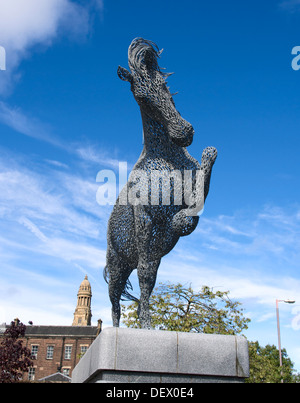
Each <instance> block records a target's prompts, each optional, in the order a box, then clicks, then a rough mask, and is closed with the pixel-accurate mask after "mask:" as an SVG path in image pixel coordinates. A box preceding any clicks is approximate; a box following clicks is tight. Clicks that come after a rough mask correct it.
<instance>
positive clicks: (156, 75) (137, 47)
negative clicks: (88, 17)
mask: <svg viewBox="0 0 300 403" xmlns="http://www.w3.org/2000/svg"><path fill="white" fill-rule="evenodd" d="M161 53H162V51H159V48H158V47H157V45H156V44H155V43H154V42H152V41H148V40H146V39H143V38H136V39H134V40H133V41H132V43H131V45H130V46H129V50H128V64H129V67H130V71H128V70H127V69H125V68H124V67H120V66H119V68H118V75H119V77H120V78H121V79H122V80H124V81H128V82H130V84H131V91H132V93H133V95H134V98H135V100H136V101H137V103H138V105H139V106H140V109H141V112H142V114H145V115H146V116H147V117H148V118H150V119H153V120H155V121H156V122H158V123H159V124H160V125H162V127H163V128H164V129H165V131H166V132H167V133H168V135H169V137H170V139H171V140H172V141H173V142H174V143H175V144H177V145H178V146H181V147H187V146H189V145H190V144H192V141H193V136H194V129H193V126H192V125H191V124H190V123H189V122H187V121H186V120H185V119H183V118H182V117H181V115H180V113H179V112H178V111H177V109H176V107H175V102H174V100H173V97H172V94H171V93H170V90H169V88H168V87H167V82H166V79H167V77H169V76H170V75H171V74H172V73H171V74H168V73H164V72H162V71H161V68H160V67H159V65H158V58H159V57H160V55H161Z"/></svg>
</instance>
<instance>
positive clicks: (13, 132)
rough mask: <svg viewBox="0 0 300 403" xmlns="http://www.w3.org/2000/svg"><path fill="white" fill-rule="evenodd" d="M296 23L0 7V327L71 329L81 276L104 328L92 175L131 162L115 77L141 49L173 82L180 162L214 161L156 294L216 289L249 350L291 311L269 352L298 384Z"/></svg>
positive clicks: (254, 5)
mask: <svg viewBox="0 0 300 403" xmlns="http://www.w3.org/2000/svg"><path fill="white" fill-rule="evenodd" d="M16 10H19V12H18V13H16ZM299 24H300V1H297V0H293V1H281V0H274V1H272V0H269V1H267V2H261V1H258V0H253V1H251V2H237V1H233V0H229V1H227V2H223V1H220V0H219V1H213V2H207V1H195V0H187V1H185V2H184V3H183V2H181V1H178V0H172V1H168V0H165V1H163V2H162V1H157V0H153V1H152V2H151V3H149V2H146V1H141V0H140V1H136V0H132V1H130V2H124V1H120V0H115V1H111V0H103V1H101V0H89V1H84V2H83V1H81V2H80V1H71V0H44V1H43V2H41V1H39V0H26V1H25V0H23V1H22V0H10V2H1V3H0V46H3V47H5V49H6V57H7V61H6V64H7V66H6V71H0V189H1V191H0V218H1V220H0V238H1V242H0V256H1V265H0V278H1V282H0V322H5V321H6V322H10V320H12V319H13V318H14V317H16V316H18V317H19V318H20V319H21V320H22V321H23V322H24V323H27V321H29V320H32V321H33V322H34V323H35V324H71V323H72V318H73V313H74V310H75V305H76V293H77V290H78V287H79V284H80V282H81V281H82V280H83V278H84V275H85V274H86V273H87V274H88V275H89V279H90V281H91V284H92V288H93V302H92V304H93V305H92V309H93V323H94V324H95V323H96V321H97V319H98V318H99V317H101V318H102V319H103V321H104V324H105V326H110V325H111V319H110V303H109V300H108V296H107V287H106V284H105V282H104V281H103V279H102V269H103V267H104V265H105V252H106V227H107V220H108V218H109V214H110V211H111V207H110V206H99V205H98V204H97V202H96V193H97V189H98V187H99V184H97V183H96V176H97V173H98V172H99V171H100V170H102V169H113V170H114V171H115V172H116V173H117V172H118V171H117V166H118V162H119V161H126V162H127V163H128V166H133V164H134V163H135V161H136V160H137V158H138V156H139V154H140V152H141V149H142V125H141V119H140V114H139V109H138V106H137V104H136V103H135V101H134V99H133V97H132V94H131V92H130V89H129V85H128V84H127V83H124V82H122V81H120V79H119V78H118V76H117V74H116V71H117V67H118V65H122V66H123V67H127V49H128V46H129V44H130V42H131V41H132V39H134V38H135V37H138V36H141V37H144V38H146V39H151V40H153V41H154V42H156V43H157V44H158V46H159V47H160V48H164V49H165V50H164V53H163V54H162V56H161V62H160V64H161V66H163V67H166V69H167V71H174V72H175V75H174V76H172V77H170V78H169V80H168V81H169V85H170V87H171V90H172V92H176V91H179V94H178V95H176V97H175V102H176V106H177V108H178V110H179V111H180V112H181V114H182V115H183V117H184V118H186V119H187V120H188V121H189V122H191V123H192V124H193V126H194V128H195V131H196V135H195V138H194V142H193V144H192V146H191V147H190V148H189V152H190V153H191V154H192V155H193V156H194V157H196V158H198V159H200V158H201V153H202V150H203V149H204V148H205V147H207V146H215V147H216V148H217V149H218V152H219V157H218V160H217V162H216V165H215V168H214V171H213V176H212V182H211V190H210V194H209V197H208V199H207V203H206V206H205V211H204V214H203V215H202V216H201V219H200V223H199V226H198V228H197V230H196V231H195V232H194V233H193V234H192V235H191V236H189V237H187V238H183V239H181V240H180V242H179V243H178V245H177V246H176V248H175V249H174V250H173V251H172V252H171V253H170V254H169V255H168V256H167V257H165V258H164V259H163V261H162V263H161V267H160V270H159V275H158V281H161V282H165V281H168V280H169V281H171V282H174V283H176V282H181V283H184V284H189V283H192V286H193V287H194V289H197V288H199V287H201V285H204V284H205V285H208V286H210V287H215V288H219V289H220V290H230V292H231V297H232V298H233V299H237V300H239V301H240V302H242V303H243V308H244V309H245V314H246V316H249V317H250V318H251V320H252V322H251V324H250V327H249V330H248V331H247V333H246V336H247V337H248V338H249V340H258V341H259V342H260V343H261V344H263V345H264V344H267V343H272V344H277V333H276V317H275V299H276V298H278V299H287V298H290V299H295V300H296V301H297V302H296V304H295V305H292V306H290V305H287V304H281V305H280V313H281V328H282V329H281V330H282V345H283V346H284V347H286V348H287V351H288V354H289V356H290V357H291V359H292V360H293V361H294V363H295V367H296V369H298V371H300V345H299V336H300V333H299V332H300V270H299V261H300V259H299V258H300V252H299V251H300V241H299V239H300V237H299V234H300V203H299V199H300V198H299V196H300V190H299V179H298V178H299V173H300V172H299V171H300V168H299V160H298V156H299V151H300V135H299V127H300V113H299V112H300V101H299V93H300V71H294V70H293V69H292V67H291V63H292V59H293V57H294V56H292V54H291V52H292V49H293V47H294V46H300V38H299ZM133 282H134V283H135V284H136V282H135V280H134V281H133ZM136 293H138V289H137V288H136Z"/></svg>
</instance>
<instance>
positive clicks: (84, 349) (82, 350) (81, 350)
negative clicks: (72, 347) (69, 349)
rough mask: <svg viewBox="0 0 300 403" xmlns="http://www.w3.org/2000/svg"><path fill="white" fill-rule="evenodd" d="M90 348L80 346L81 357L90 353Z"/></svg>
mask: <svg viewBox="0 0 300 403" xmlns="http://www.w3.org/2000/svg"><path fill="white" fill-rule="evenodd" d="M88 348H89V346H80V355H81V356H83V355H84V354H85V353H86V352H87V351H88Z"/></svg>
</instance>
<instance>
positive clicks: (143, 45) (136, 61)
mask: <svg viewBox="0 0 300 403" xmlns="http://www.w3.org/2000/svg"><path fill="white" fill-rule="evenodd" d="M162 52H163V49H162V50H159V47H158V46H157V45H156V44H155V43H154V42H152V41H148V40H147V39H143V38H136V39H134V40H133V41H132V43H131V45H130V47H129V49H128V64H129V67H130V70H131V71H132V72H136V73H138V74H140V75H143V74H144V73H145V70H146V71H149V72H150V73H151V72H153V71H157V72H159V73H160V74H161V75H162V77H163V78H165V79H166V78H167V77H169V76H170V75H171V74H173V73H165V72H163V71H162V69H163V68H161V67H159V65H158V59H159V58H160V55H161V54H162Z"/></svg>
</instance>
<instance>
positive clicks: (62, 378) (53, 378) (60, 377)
mask: <svg viewBox="0 0 300 403" xmlns="http://www.w3.org/2000/svg"><path fill="white" fill-rule="evenodd" d="M71 380H72V379H71V378H70V377H69V376H67V375H64V374H62V373H61V372H56V373H55V374H51V375H48V376H45V378H42V379H39V381H40V382H46V383H47V382H71Z"/></svg>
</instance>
